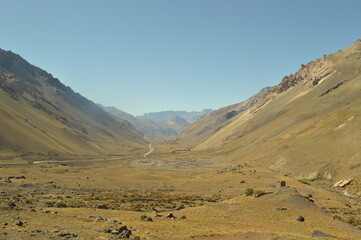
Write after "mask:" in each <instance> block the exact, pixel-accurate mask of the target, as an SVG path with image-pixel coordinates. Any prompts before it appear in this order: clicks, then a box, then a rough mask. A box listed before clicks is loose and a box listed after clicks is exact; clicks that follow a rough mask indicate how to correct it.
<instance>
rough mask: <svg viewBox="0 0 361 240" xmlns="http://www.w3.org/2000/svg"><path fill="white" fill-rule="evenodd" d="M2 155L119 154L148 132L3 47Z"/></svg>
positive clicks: (140, 144)
mask: <svg viewBox="0 0 361 240" xmlns="http://www.w3.org/2000/svg"><path fill="white" fill-rule="evenodd" d="M0 133H1V135H0V155H19V154H23V155H24V154H25V155H53V154H77V155H81V154H105V153H106V154H111V153H114V154H120V153H128V152H129V151H132V152H133V153H134V152H137V151H142V152H144V149H145V148H147V144H146V143H145V141H144V139H143V136H144V134H143V133H141V132H140V131H138V130H136V129H135V128H134V127H133V126H132V125H131V124H130V123H129V122H128V121H125V120H122V119H116V118H115V117H113V116H112V115H110V114H108V113H106V112H105V111H104V110H103V109H102V108H100V107H99V106H97V105H96V104H94V103H93V102H92V101H90V100H88V99H86V98H85V97H83V96H81V95H80V94H79V93H76V92H74V91H73V90H72V89H71V88H70V87H67V86H65V85H64V84H62V83H61V82H60V81H59V80H58V79H57V78H54V77H53V76H52V75H51V74H49V73H47V72H46V71H44V70H42V69H40V68H38V67H35V66H33V65H31V64H30V63H28V62H27V61H26V60H24V59H23V58H21V57H20V56H19V55H17V54H15V53H13V52H11V51H4V50H1V49H0Z"/></svg>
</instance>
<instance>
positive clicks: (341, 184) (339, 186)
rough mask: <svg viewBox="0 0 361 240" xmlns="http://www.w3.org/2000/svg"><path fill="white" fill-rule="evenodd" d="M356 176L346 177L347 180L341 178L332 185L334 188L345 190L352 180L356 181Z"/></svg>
mask: <svg viewBox="0 0 361 240" xmlns="http://www.w3.org/2000/svg"><path fill="white" fill-rule="evenodd" d="M354 180H355V179H354V178H350V179H346V180H340V181H338V182H337V183H335V184H334V185H332V188H334V189H336V190H343V189H344V188H345V187H347V185H349V184H350V183H351V182H352V181H354Z"/></svg>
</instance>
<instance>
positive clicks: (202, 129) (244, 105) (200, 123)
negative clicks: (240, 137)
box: [179, 87, 272, 142]
mask: <svg viewBox="0 0 361 240" xmlns="http://www.w3.org/2000/svg"><path fill="white" fill-rule="evenodd" d="M271 89H272V88H271V87H266V88H263V89H262V90H261V91H259V93H257V94H255V95H253V96H252V97H250V98H249V99H247V100H246V101H244V102H241V103H237V104H234V105H231V106H227V107H223V108H220V109H218V110H216V111H213V112H211V113H209V114H207V115H204V116H202V117H201V118H199V119H197V120H196V121H195V122H194V123H192V124H191V125H190V126H188V127H187V128H185V129H184V131H183V132H182V133H181V134H180V135H179V139H180V140H181V141H196V142H202V141H204V140H205V139H207V138H208V137H210V136H211V135H212V134H214V133H216V132H217V131H218V130H219V129H221V128H222V127H223V126H224V125H226V124H227V122H228V121H230V119H231V118H234V117H235V116H237V115H238V114H240V113H242V112H244V111H246V110H247V109H248V108H250V107H251V106H253V105H254V104H255V103H256V102H257V101H258V100H259V99H260V98H262V97H264V96H265V95H266V94H267V93H268V92H269V91H270V90H271Z"/></svg>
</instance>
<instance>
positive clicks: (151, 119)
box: [99, 105, 212, 138]
mask: <svg viewBox="0 0 361 240" xmlns="http://www.w3.org/2000/svg"><path fill="white" fill-rule="evenodd" d="M99 106H101V107H102V108H103V109H104V110H105V111H106V112H108V113H110V114H112V115H114V116H116V117H118V118H121V119H125V120H127V121H129V122H130V123H131V124H132V125H133V126H134V127H135V128H136V129H138V130H139V131H141V132H143V133H144V134H145V135H146V136H148V137H152V138H171V137H174V136H177V135H178V134H179V133H180V132H181V131H182V130H183V129H184V128H186V127H187V126H188V125H189V124H190V123H192V122H193V121H194V120H195V119H197V118H199V117H201V116H203V115H204V114H207V113H209V112H211V111H212V110H210V109H205V110H203V111H200V112H186V111H166V112H153V113H146V114H144V115H142V116H138V117H134V116H133V115H131V114H129V113H126V112H124V111H122V110H119V109H117V108H115V107H104V106H102V105H99ZM184 118H185V119H188V121H189V122H188V121H186V120H185V119H184Z"/></svg>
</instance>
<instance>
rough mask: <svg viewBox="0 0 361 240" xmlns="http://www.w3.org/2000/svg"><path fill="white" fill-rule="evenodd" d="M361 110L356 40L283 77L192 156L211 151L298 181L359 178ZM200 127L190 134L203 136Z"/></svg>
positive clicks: (358, 44) (360, 45) (359, 42)
mask: <svg viewBox="0 0 361 240" xmlns="http://www.w3.org/2000/svg"><path fill="white" fill-rule="evenodd" d="M360 106H361V40H357V41H356V42H355V43H354V44H353V45H352V46H350V47H349V48H346V49H345V50H342V51H339V52H337V53H335V54H331V55H327V56H324V57H322V58H319V59H317V60H315V61H312V62H310V63H308V64H306V65H302V66H301V69H300V70H299V71H298V72H297V73H295V74H292V75H290V76H286V77H284V78H283V80H282V81H281V83H280V84H279V85H277V86H276V87H274V88H273V89H272V90H271V91H269V92H268V93H267V94H265V96H263V97H262V98H260V99H259V100H258V101H257V102H256V103H254V104H253V105H252V106H250V107H249V108H248V109H246V110H245V111H243V112H242V113H240V114H238V115H237V116H235V117H233V118H231V119H230V120H229V121H227V124H223V125H221V126H220V127H219V129H218V130H217V131H215V132H214V134H212V135H211V136H209V137H207V138H206V139H205V141H203V142H202V143H200V144H198V145H197V147H196V148H195V150H199V151H207V152H209V151H211V150H213V151H214V152H217V153H218V157H219V158H220V159H222V160H228V161H234V162H239V161H246V162H248V163H251V164H255V165H263V166H267V167H269V168H271V169H274V170H278V171H282V172H284V173H286V174H294V175H297V176H299V177H301V178H309V179H317V178H335V179H339V178H342V177H345V176H347V178H350V177H354V176H359V175H360V167H361V164H360V163H359V159H360V149H361V148H360V146H361V134H360V130H359V126H360V124H361V118H360V114H361V107H360ZM225 112H229V111H228V110H227V111H225ZM204 118H206V117H204ZM201 120H202V119H201ZM202 127H203V129H204V126H202ZM202 127H201V128H199V129H196V130H192V131H193V132H197V131H198V132H201V131H202ZM213 128H214V127H213ZM188 131H190V130H188V129H187V130H185V131H184V132H185V133H186V132H188ZM182 135H183V134H182ZM200 139H201V140H202V138H200Z"/></svg>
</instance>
